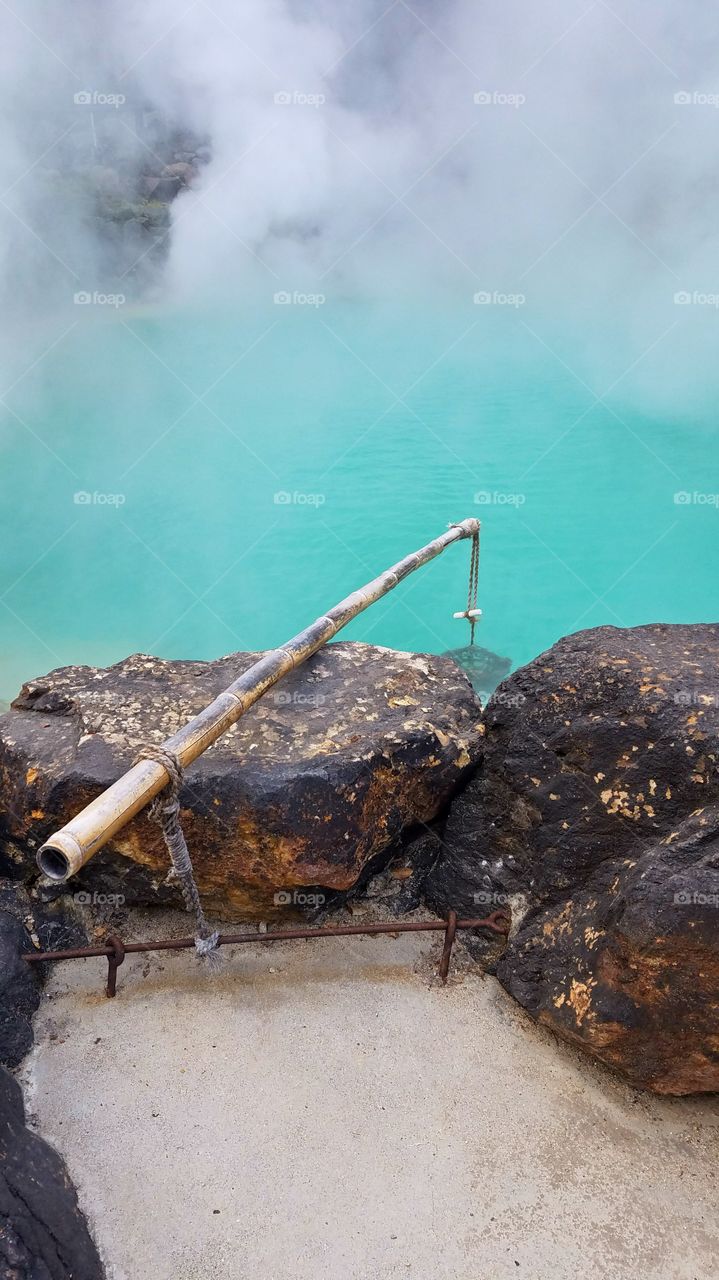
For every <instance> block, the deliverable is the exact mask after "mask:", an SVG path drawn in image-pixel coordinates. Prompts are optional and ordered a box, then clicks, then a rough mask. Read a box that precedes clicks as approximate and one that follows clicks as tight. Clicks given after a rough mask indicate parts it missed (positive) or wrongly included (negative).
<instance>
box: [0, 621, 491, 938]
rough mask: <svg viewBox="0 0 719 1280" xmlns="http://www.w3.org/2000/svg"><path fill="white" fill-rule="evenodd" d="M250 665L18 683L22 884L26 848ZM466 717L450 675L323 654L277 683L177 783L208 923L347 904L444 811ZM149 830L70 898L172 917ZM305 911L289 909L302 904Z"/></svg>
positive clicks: (241, 657) (367, 651)
mask: <svg viewBox="0 0 719 1280" xmlns="http://www.w3.org/2000/svg"><path fill="white" fill-rule="evenodd" d="M260 656H261V655H259V654H252V653H236V654H231V655H230V656H228V657H224V658H221V659H219V660H218V661H216V662H169V661H164V660H162V659H159V658H153V657H148V656H146V655H142V654H139V655H135V656H133V657H131V658H127V659H126V660H125V661H124V662H120V663H117V664H116V665H115V666H113V667H109V668H106V669H96V668H90V667H66V668H63V669H61V670H58V671H54V672H51V673H50V675H48V676H45V677H43V678H42V679H39V680H33V681H30V682H29V683H28V684H26V685H25V686H24V687H23V689H22V691H21V693H20V695H19V697H18V698H16V699H15V701H14V703H13V704H12V707H11V710H10V711H9V712H8V713H7V715H5V716H3V717H2V718H0V809H2V810H4V812H2V813H0V859H2V858H3V857H4V859H5V862H6V869H12V871H13V873H14V874H15V875H22V876H26V877H30V876H32V875H34V872H35V866H34V856H35V851H36V849H37V847H38V845H39V844H40V843H42V841H43V840H44V839H45V838H46V837H47V836H48V835H49V834H50V833H51V832H52V831H53V830H56V829H57V827H58V826H61V825H63V824H64V823H65V822H66V821H68V820H69V818H71V817H72V816H73V815H74V814H75V813H77V811H78V810H79V809H81V808H82V807H83V806H84V805H86V804H87V803H88V802H89V801H90V800H91V799H93V797H94V796H96V795H97V794H98V793H99V792H100V791H102V790H103V788H105V787H107V786H108V785H109V784H110V783H112V782H113V781H114V780H115V779H116V778H117V777H118V776H119V775H120V774H121V773H122V772H123V771H124V770H126V769H127V768H129V767H130V765H131V764H132V762H133V760H134V758H135V755H136V753H137V751H138V750H139V748H140V747H141V746H142V745H143V744H145V743H160V742H162V741H163V739H165V738H167V737H169V736H170V735H171V734H172V733H174V732H175V731H176V730H177V729H178V728H179V727H180V726H181V725H182V724H183V723H184V722H185V721H186V720H188V719H190V718H191V717H192V716H193V715H195V714H196V713H197V712H198V711H200V710H201V709H202V708H203V707H204V706H206V705H207V704H208V703H209V702H210V701H211V700H212V699H213V698H214V697H215V695H216V694H217V693H219V692H220V691H221V690H222V689H224V688H225V687H226V686H227V685H228V684H230V683H231V681H232V680H234V679H236V677H237V676H239V675H240V674H241V672H243V671H245V670H246V669H247V667H249V666H250V665H251V663H252V662H254V661H256V659H257V658H258V657H260ZM480 716H481V707H480V704H479V702H478V700H477V698H476V697H475V695H474V693H473V691H472V689H471V686H470V684H469V682H468V681H467V679H466V678H465V676H464V675H463V674H462V673H461V672H460V671H459V670H458V669H457V667H456V666H455V665H454V663H452V662H451V661H449V660H447V659H444V658H438V657H432V656H427V655H422V654H407V653H396V652H394V651H392V650H389V649H380V648H377V647H375V646H373V645H365V644H353V643H345V644H333V645H330V646H329V647H327V648H326V649H323V650H322V651H320V653H318V654H316V655H315V657H314V658H312V659H311V660H310V661H309V662H308V663H307V664H306V665H305V666H303V667H301V668H300V669H299V670H298V671H296V672H294V673H293V674H292V676H290V677H287V678H285V679H283V680H282V681H281V682H280V683H279V684H278V685H277V686H276V687H275V688H274V689H272V690H270V691H269V692H268V693H267V694H265V696H264V697H263V698H262V699H260V701H259V702H258V703H257V704H256V705H255V706H254V707H253V708H252V709H251V710H250V711H249V712H248V713H247V714H246V715H245V716H244V717H242V719H241V720H240V721H239V722H238V723H237V724H236V725H235V726H233V728H232V729H231V730H229V732H228V733H227V734H225V735H224V737H223V738H221V739H220V740H219V741H218V742H217V743H216V744H215V745H214V746H213V747H211V748H210V749H209V750H208V751H207V752H206V753H205V755H203V756H202V757H200V759H199V760H197V761H196V762H195V764H194V765H192V766H191V768H190V769H189V770H188V772H187V775H186V780H185V785H184V787H183V790H182V795H181V804H182V821H183V826H184V829H185V832H186V835H187V840H188V844H189V847H190V850H191V853H192V857H193V862H194V866H195V873H196V878H197V882H198V886H199V889H200V892H201V895H202V897H203V900H204V903H205V906H206V908H207V909H208V911H210V912H212V913H214V914H216V915H218V916H220V917H223V918H235V919H237V918H243V919H252V918H254V919H270V918H273V917H274V918H277V917H282V916H286V915H287V914H288V912H292V911H293V909H295V908H297V909H299V910H300V911H301V910H302V908H303V907H304V905H305V902H306V901H307V897H308V892H310V894H311V895H313V896H314V891H315V890H316V891H318V892H319V891H321V895H322V896H323V897H325V898H329V897H330V896H331V895H333V894H338V893H346V892H347V891H349V890H351V889H352V887H353V886H354V885H355V884H356V883H357V881H358V880H359V879H360V877H361V876H362V873H363V870H364V868H365V867H367V866H368V864H370V863H373V865H374V866H376V862H373V860H376V859H377V858H378V857H379V856H380V855H385V854H386V856H387V858H389V856H390V851H391V850H392V849H393V848H396V846H397V841H398V840H399V838H400V837H401V835H402V833H403V832H405V831H406V830H408V829H411V828H413V827H416V826H418V824H422V823H428V822H430V821H431V820H432V819H433V818H435V816H436V815H437V814H439V813H441V812H442V811H443V809H444V808H445V807H446V806H447V804H448V802H449V800H450V799H451V797H452V796H453V795H454V793H455V792H456V791H457V789H458V787H459V786H460V785H461V783H462V782H463V780H464V779H465V778H466V777H467V775H468V773H469V772H470V771H471V770H472V769H473V768H474V767H475V766H476V764H477V762H478V759H479V753H480V746H481V734H480ZM167 870H168V858H167V853H166V851H165V848H164V845H163V843H162V839H161V837H160V834H159V831H158V828H157V827H156V825H155V824H153V823H152V822H150V821H149V820H148V818H147V816H146V815H144V814H143V815H140V816H139V817H138V818H137V819H136V820H135V821H134V822H133V823H132V824H130V825H129V826H128V827H127V828H126V829H125V830H124V831H122V832H120V833H119V834H118V835H116V836H115V837H114V838H113V840H112V841H111V843H110V844H109V845H107V846H106V847H105V849H103V850H102V851H101V852H100V853H99V854H97V855H96V856H95V858H93V859H92V860H91V862H90V863H88V864H87V867H86V868H85V869H84V870H83V872H82V873H81V874H80V876H78V877H77V879H76V881H75V882H74V883H75V886H76V889H77V890H83V891H88V892H100V893H103V894H110V893H112V894H114V895H119V896H121V897H123V898H124V900H125V901H126V902H127V903H128V904H130V903H158V902H164V903H179V897H178V892H177V888H176V886H175V885H173V884H172V882H168V880H167ZM303 900H304V901H303Z"/></svg>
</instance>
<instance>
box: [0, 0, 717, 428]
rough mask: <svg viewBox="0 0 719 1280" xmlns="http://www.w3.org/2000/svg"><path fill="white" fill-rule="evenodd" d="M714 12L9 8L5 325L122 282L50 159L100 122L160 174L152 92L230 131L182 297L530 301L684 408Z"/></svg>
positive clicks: (698, 352) (692, 366)
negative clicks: (111, 274)
mask: <svg viewBox="0 0 719 1280" xmlns="http://www.w3.org/2000/svg"><path fill="white" fill-rule="evenodd" d="M714 25H715V24H714V21H713V17H712V15H711V13H710V12H708V11H707V9H706V6H705V5H703V4H702V3H701V2H700V0H683V3H682V4H681V5H679V4H678V3H677V2H676V0H658V2H657V3H655V4H653V5H652V6H647V5H646V4H643V3H641V2H640V0H624V2H623V3H620V0H616V3H614V0H613V3H612V4H611V5H610V4H608V3H605V2H604V0H597V2H596V3H592V2H591V0H576V2H574V0H571V2H570V0H547V2H546V3H544V4H542V5H541V6H539V5H537V4H536V3H532V2H531V0H504V2H503V3H502V4H499V3H496V2H495V3H488V2H486V3H485V2H482V0H447V2H446V3H440V2H439V0H408V2H407V3H405V0H395V3H389V4H388V3H386V2H385V0H314V3H307V2H306V3H300V2H299V0H239V2H238V0H212V2H211V3H205V2H204V0H197V2H196V3H193V4H190V5H189V6H188V7H186V8H184V9H183V7H182V6H181V5H180V6H178V5H177V4H176V3H175V0H141V2H140V0H124V3H122V4H120V3H119V0H104V3H99V2H98V0H87V2H85V3H76V4H75V5H74V6H73V11H72V15H71V16H70V14H69V13H68V12H67V11H63V12H61V11H60V10H58V9H57V7H56V6H50V5H47V4H46V3H43V2H42V0H31V2H30V3H28V2H27V0H26V2H25V3H24V4H23V6H22V9H20V7H19V0H9V3H8V4H7V5H5V4H3V7H2V9H1V10H0V27H1V32H2V36H1V40H0V48H1V49H2V52H1V53H0V59H1V62H0V70H1V71H2V83H3V94H2V97H3V106H2V117H1V118H2V123H3V137H4V141H5V147H4V155H5V161H4V165H5V173H4V177H5V182H4V183H3V187H4V188H6V190H5V194H4V195H3V197H2V200H3V203H2V205H0V215H1V218H0V235H1V236H2V246H1V250H0V253H1V257H0V266H1V269H2V278H3V284H4V286H5V293H6V295H7V302H6V305H5V308H4V314H5V315H6V316H7V315H9V314H20V315H21V316H24V317H26V318H27V317H29V318H30V319H31V320H32V319H36V318H37V313H38V310H44V311H46V310H47V309H48V297H49V293H50V292H52V290H53V289H54V290H55V291H56V292H57V294H58V296H59V295H60V294H62V292H63V290H64V291H65V293H67V290H68V288H70V287H72V286H73V279H74V280H75V281H85V280H87V279H88V278H90V277H92V279H93V280H95V281H98V280H99V282H100V284H101V285H104V287H106V288H111V287H112V285H113V281H111V280H107V281H103V280H102V278H101V277H102V270H103V267H102V254H101V249H100V246H99V244H98V243H97V241H96V239H95V237H94V235H93V232H92V229H91V225H90V223H91V220H90V223H89V222H88V217H87V208H86V207H85V205H83V200H82V197H81V196H79V195H78V194H77V193H76V192H74V191H73V189H72V183H69V182H65V184H64V186H63V183H62V182H60V185H59V187H58V185H57V183H56V185H55V187H52V184H51V183H49V181H48V170H53V171H55V177H56V178H57V173H58V171H59V173H60V175H61V176H62V175H63V174H64V173H66V169H67V164H68V163H69V161H70V160H71V159H72V156H73V155H75V154H76V152H73V151H72V150H71V146H77V141H78V138H80V139H84V144H85V145H86V146H88V147H90V146H91V143H92V139H91V134H90V130H91V129H92V128H96V127H97V124H98V121H101V122H102V127H103V128H109V127H112V128H114V129H116V131H117V133H118V136H120V135H121V136H122V139H123V146H124V148H125V150H126V153H127V155H128V156H131V157H133V159H134V162H136V163H137V165H138V166H140V165H141V164H142V163H143V160H144V159H145V158H146V153H147V150H148V146H147V142H146V140H144V139H143V138H142V135H141V131H140V130H139V129H138V127H137V123H136V120H135V119H134V117H133V115H132V111H133V108H135V107H136V108H137V109H138V110H139V109H140V107H141V106H142V105H144V104H147V103H150V104H154V105H155V106H157V107H158V108H160V109H161V110H162V111H163V112H165V113H167V114H168V115H169V116H170V117H172V118H173V119H175V120H178V121H180V122H182V123H183V124H186V125H187V126H188V127H189V128H191V129H193V130H194V131H195V132H196V133H197V134H198V135H199V136H207V137H209V139H210V140H211V147H212V158H211V160H210V162H209V163H208V164H207V165H206V166H205V168H204V169H203V171H202V173H201V176H200V177H199V179H198V180H197V181H196V182H195V184H194V185H193V187H192V189H190V190H188V191H186V192H184V193H183V194H182V195H181V196H180V197H179V198H178V199H177V200H176V201H175V204H174V205H173V215H172V220H173V227H172V234H171V243H170V254H169V259H168V262H167V264H166V268H165V273H164V280H163V287H164V288H165V289H166V290H167V292H168V294H169V295H170V296H171V297H174V298H176V299H179V300H183V301H185V300H193V301H195V300H202V299H212V298H218V297H222V296H223V295H224V296H227V297H229V298H234V299H238V298H241V299H245V300H248V299H251V298H252V297H254V296H270V294H271V292H272V291H273V290H276V289H285V288H290V289H292V288H303V289H316V290H321V291H322V292H323V293H325V294H327V295H333V296H335V297H345V296H346V297H348V298H352V297H355V296H357V295H361V296H363V297H369V298H389V299H392V300H393V301H394V302H395V303H396V302H397V300H399V301H400V302H401V301H402V300H411V301H412V302H415V301H419V302H420V303H422V304H424V305H425V306H428V307H429V306H433V307H450V306H452V305H454V304H456V303H460V304H461V305H463V306H464V305H466V304H467V303H468V302H469V301H470V300H471V298H472V295H473V294H474V293H475V292H477V291H489V292H490V293H492V292H493V291H495V290H496V291H504V292H515V293H516V292H521V293H522V294H524V295H526V296H527V298H528V299H531V301H532V304H533V310H532V316H533V320H532V324H533V327H536V328H537V329H541V332H542V335H543V338H544V340H546V341H547V342H548V343H549V344H550V345H551V346H554V345H556V344H557V343H560V342H562V341H568V342H570V343H571V344H572V347H573V364H574V367H576V368H577V369H578V370H579V371H580V372H583V376H585V377H586V378H587V380H588V381H589V382H591V383H592V385H595V384H596V385H597V386H598V388H599V389H601V388H602V387H603V386H605V385H607V384H608V383H609V382H611V373H612V371H616V374H617V376H619V375H620V374H621V375H622V386H621V388H620V393H621V394H624V395H627V396H640V397H641V398H642V399H643V401H644V402H647V403H648V404H649V405H650V407H651V405H652V402H653V401H656V402H657V403H659V402H661V403H662V405H663V407H664V408H666V406H667V395H669V396H670V398H671V392H672V388H673V387H674V388H677V387H678V385H679V381H680V380H678V379H676V378H674V381H673V383H672V382H671V379H669V381H668V379H667V376H666V366H667V363H670V364H672V363H673V364H674V365H675V366H676V365H681V367H682V370H683V373H684V377H683V379H682V380H681V402H682V403H685V402H686V401H685V399H684V397H685V396H686V393H687V384H689V383H692V384H695V383H696V380H697V379H700V380H701V381H702V383H703V384H706V380H707V378H708V377H709V376H710V374H709V369H710V366H711V365H712V364H713V363H714V362H713V359H712V358H710V353H711V352H712V351H713V348H714V337H713V327H714V325H716V324H719V312H717V310H716V308H713V304H712V302H711V300H710V299H711V297H712V296H713V295H714V294H719V270H718V266H719V264H718V263H717V235H716V225H715V224H716V213H715V199H714V197H715V194H716V188H717V163H716V162H717V150H718V135H717V124H718V123H719V114H718V108H717V102H718V101H719V78H717V77H716V76H715V71H714V68H715V66H716V53H717V50H716V44H717V41H716V36H715V33H714ZM83 91H88V92H90V93H93V94H94V95H96V98H99V99H102V98H105V99H107V98H111V97H112V95H118V94H121V95H123V96H124V98H125V99H126V102H125V104H124V105H123V108H122V109H118V108H117V107H116V106H113V105H108V104H107V103H106V102H103V101H102V100H99V101H98V102H97V105H96V109H95V110H88V109H87V106H86V104H85V105H83V104H77V103H76V102H75V101H74V98H75V95H76V94H77V93H78V92H83ZM93 122H94V123H93ZM73 273H74V276H73ZM675 295H687V296H688V297H689V299H690V302H688V303H687V302H686V301H682V300H681V298H680V300H679V301H678V302H677V301H675ZM702 299H709V301H702ZM665 330H667V331H669V330H671V334H670V336H669V337H668V338H664V337H663V336H662V335H663V334H664V331H665ZM579 334H581V338H580V337H578V335H579ZM654 341H656V343H657V349H656V353H655V354H653V349H652V343H653V342H654ZM665 342H667V343H668V346H667V347H665V348H664V349H663V350H662V344H663V343H665ZM647 351H648V352H649V354H648V355H647V354H646V353H647ZM631 353H636V355H637V363H636V367H635V368H634V369H633V370H632V371H631V372H630V374H629V375H626V374H625V373H623V371H624V370H626V366H627V364H628V359H627V355H628V354H629V355H630V356H631ZM712 376H713V375H712ZM670 383H671V385H670ZM677 397H678V402H679V398H680V396H679V391H678V390H677Z"/></svg>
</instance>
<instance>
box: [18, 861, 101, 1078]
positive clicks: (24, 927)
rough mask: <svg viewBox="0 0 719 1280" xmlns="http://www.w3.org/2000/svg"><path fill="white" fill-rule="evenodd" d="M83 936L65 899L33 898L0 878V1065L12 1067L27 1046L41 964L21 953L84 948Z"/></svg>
mask: <svg viewBox="0 0 719 1280" xmlns="http://www.w3.org/2000/svg"><path fill="white" fill-rule="evenodd" d="M86 943H87V935H86V933H85V931H84V929H83V928H82V925H81V923H80V922H79V920H77V919H75V918H74V913H73V912H72V910H71V909H70V908H68V906H67V905H66V903H65V902H63V901H58V902H54V903H51V904H46V903H42V902H38V901H37V900H36V899H34V898H31V896H30V895H29V894H28V893H26V892H25V889H24V888H23V886H22V885H19V884H17V883H13V882H12V881H8V880H0V1063H3V1062H4V1063H5V1065H6V1066H8V1067H16V1066H17V1065H18V1063H20V1062H21V1061H22V1059H23V1058H24V1056H25V1054H26V1053H27V1052H28V1050H29V1049H30V1048H31V1047H32V1041H33V1032H32V1018H33V1014H34V1013H35V1011H36V1009H37V1007H38V1005H39V1003H40V997H41V994H42V981H43V978H44V976H45V975H44V973H42V972H41V971H40V970H41V968H44V966H41V967H40V968H39V967H38V965H29V964H28V963H27V962H26V961H25V960H23V959H22V954H23V952H27V951H32V950H33V948H34V947H35V948H37V949H38V950H41V951H46V950H50V951H52V950H56V951H60V950H62V949H63V948H64V947H72V946H84V945H85V944H86Z"/></svg>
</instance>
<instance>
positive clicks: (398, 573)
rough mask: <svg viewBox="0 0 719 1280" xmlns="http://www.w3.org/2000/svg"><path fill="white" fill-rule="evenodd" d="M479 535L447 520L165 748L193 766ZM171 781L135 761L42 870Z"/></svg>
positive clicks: (88, 849)
mask: <svg viewBox="0 0 719 1280" xmlns="http://www.w3.org/2000/svg"><path fill="white" fill-rule="evenodd" d="M478 532H479V521H478V520H475V519H472V518H470V519H469V520H463V521H461V523H459V524H453V525H450V527H449V529H448V530H447V532H446V533H443V534H441V535H440V537H438V538H435V539H434V540H433V541H432V542H428V543H427V545H426V547H422V548H421V549H420V550H419V551H415V552H413V554H412V555H409V556H405V558H404V560H400V561H399V562H398V563H397V564H395V565H393V566H392V568H391V569H387V570H386V571H385V572H384V573H382V574H380V575H379V577H378V578H374V579H373V580H372V581H371V582H368V583H367V584H366V586H364V587H360V588H359V590H357V591H353V592H352V594H351V595H349V596H347V597H346V598H345V599H344V600H341V601H340V603H339V604H337V605H335V607H334V608H333V609H330V610H329V611H328V612H327V613H326V614H324V615H323V616H322V617H321V618H318V619H317V620H316V621H315V622H313V623H311V624H310V626H309V627H305V629H304V631H300V632H299V633H298V634H297V635H296V636H293V638H292V639H291V640H288V641H287V643H286V644H283V645H281V646H280V648H279V649H273V650H271V652H270V653H267V654H266V655H265V656H264V657H263V658H260V660H259V662H255V663H253V664H252V666H251V667H248V669H247V671H244V672H243V674H242V675H241V676H238V678H237V679H236V680H234V681H233V682H232V684H231V685H228V687H227V688H226V689H225V690H224V691H223V692H222V693H220V694H218V695H217V697H216V698H215V699H214V701H213V702H211V703H210V705H209V706H208V707H205V709H204V711H200V713H199V714H198V715H196V716H195V717H194V719H192V720H190V721H189V722H188V723H187V724H186V725H183V727H182V728H181V729H178V731H177V733H174V734H173V735H172V737H171V738H168V739H167V740H166V741H165V742H163V744H162V746H163V747H164V749H165V750H166V751H169V752H172V753H173V754H174V755H176V756H177V757H178V759H179V761H180V764H181V765H182V767H183V768H186V767H187V765H188V764H192V761H193V760H196V759H197V757H198V756H200V755H202V753H203V751H206V750H207V748H208V747H210V746H211V745H212V743H213V742H216V741H217V739H218V738H219V737H221V735H222V734H223V733H225V731H226V730H227V729H229V728H230V727H231V725H233V724H235V723H236V721H237V720H239V718H240V716H242V715H244V713H245V712H246V711H248V710H249V708H250V707H251V706H252V705H253V704H254V703H255V702H257V700H258V698H261V697H262V695H263V693H266V692H267V690H268V689H271V688H272V686H273V685H274V684H276V683H277V681H278V680H280V679H281V678H282V676H284V675H287V673H288V672H290V671H293V670H294V669H295V667H299V666H301V664H302V663H303V662H306V660H307V659H308V658H310V657H312V654H314V653H317V651H318V649H321V648H322V646H323V645H325V644H327V642H328V641H329V640H331V639H332V638H333V636H335V635H336V634H337V632H338V631H340V630H341V629H342V627H345V626H346V625H347V623H348V622H351V621H352V619H353V618H356V617H357V615H358V614H359V613H362V612H363V610H365V609H367V608H368V607H369V606H370V605H371V604H374V603H375V601H377V600H380V599H381V597H382V596H384V595H386V594H387V592H388V591H391V590H392V589H393V588H394V587H396V586H397V584H398V583H399V582H401V581H402V579H403V578H406V577H407V575H408V574H410V573H414V571H415V569H419V568H421V566H422V565H425V564H428V563H429V561H430V560H434V559H435V557H436V556H439V555H441V554H442V552H443V551H444V550H445V548H446V547H449V546H451V544H452V543H453V542H458V541H460V540H461V539H463V538H472V537H474V535H475V534H477V533H478ZM168 782H169V776H168V774H167V771H166V770H165V769H164V768H163V766H162V765H161V764H159V763H158V762H157V761H155V760H142V761H140V762H139V763H138V764H135V765H133V766H132V768H131V769H128V771H127V773H124V774H123V775H122V777H121V778H118V780H117V782H114V783H113V784H112V786H111V787H108V788H107V790H106V791H103V792H102V793H101V795H99V796H97V797H96V798H95V799H94V800H92V801H91V802H90V804H88V805H87V806H86V807H85V808H84V809H83V810H82V811H81V812H80V813H78V814H77V815H76V817H74V818H72V819H71V821H70V822H68V823H67V824H66V825H65V826H64V827H62V828H61V830H60V831H56V832H55V834H54V835H52V836H50V838H49V840H47V841H46V842H45V844H43V845H42V846H41V848H40V849H39V850H38V855H37V862H38V866H39V868H40V870H41V871H42V872H43V873H44V874H45V875H46V876H49V877H50V879H51V880H58V881H61V880H67V879H68V878H69V877H70V876H73V875H75V873H76V872H78V871H79V870H80V868H81V867H82V866H84V864H85V863H86V862H88V861H89V859H90V858H92V857H93V856H94V854H96V853H97V852H98V850H100V849H101V848H102V847H103V845H105V844H107V841H108V840H110V839H111V838H112V836H114V835H116V834H117V832H118V831H121V830H122V828H123V827H124V826H126V824H127V823H128V822H129V821H130V820H131V819H132V818H134V817H135V815H136V814H138V813H139V812H140V811H141V810H142V809H144V808H145V805H147V804H149V802H150V801H151V800H153V799H154V797H155V796H156V795H157V794H158V793H159V792H160V791H162V789H163V787H165V786H166V785H167V783H168Z"/></svg>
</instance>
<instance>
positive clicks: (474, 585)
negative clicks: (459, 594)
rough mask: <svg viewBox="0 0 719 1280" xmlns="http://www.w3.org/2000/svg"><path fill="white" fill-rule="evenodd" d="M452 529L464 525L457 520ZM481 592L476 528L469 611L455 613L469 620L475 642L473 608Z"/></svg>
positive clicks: (470, 573)
mask: <svg viewBox="0 0 719 1280" xmlns="http://www.w3.org/2000/svg"><path fill="white" fill-rule="evenodd" d="M449 527H450V529H461V528H462V525H461V524H460V523H458V522H456V521H453V522H452V523H451V524H450V526H449ZM478 592H479V529H475V531H474V533H473V534H472V550H471V553H470V557H469V585H468V588H467V611H466V614H462V615H460V614H455V617H460V616H462V617H465V616H466V618H467V621H468V622H469V626H470V636H469V643H470V644H474V628H475V627H476V625H477V619H476V618H473V617H471V616H470V615H471V613H472V610H473V609H476V608H477V595H478Z"/></svg>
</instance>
